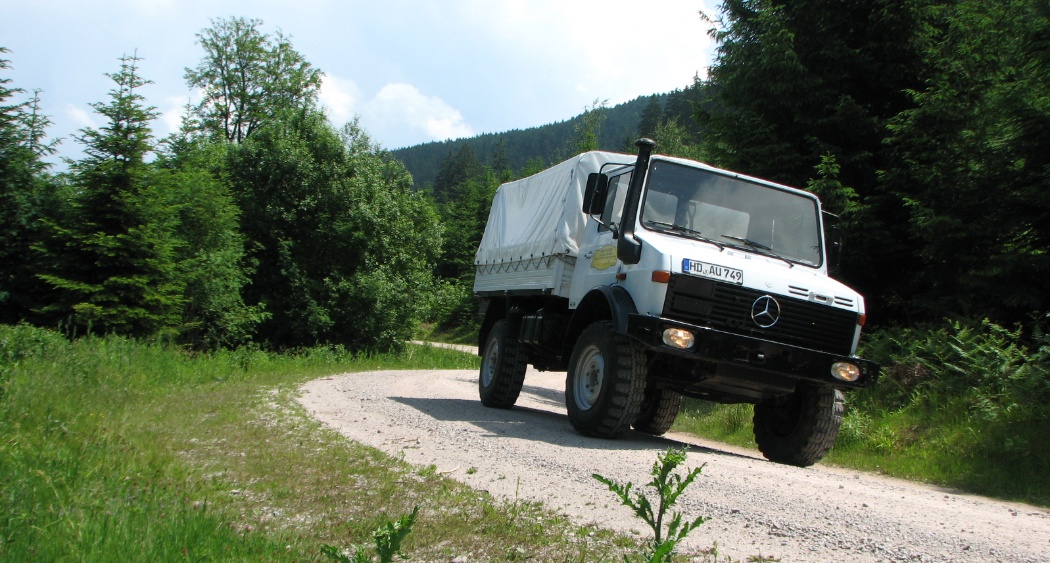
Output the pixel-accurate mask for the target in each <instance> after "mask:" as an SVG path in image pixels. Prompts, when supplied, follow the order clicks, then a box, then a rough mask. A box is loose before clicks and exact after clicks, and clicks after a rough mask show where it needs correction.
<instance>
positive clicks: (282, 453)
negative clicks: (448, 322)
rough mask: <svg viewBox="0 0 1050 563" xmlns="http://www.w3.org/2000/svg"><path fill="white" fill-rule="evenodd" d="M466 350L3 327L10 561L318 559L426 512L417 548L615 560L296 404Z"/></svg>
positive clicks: (597, 539) (578, 531)
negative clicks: (321, 385)
mask: <svg viewBox="0 0 1050 563" xmlns="http://www.w3.org/2000/svg"><path fill="white" fill-rule="evenodd" d="M476 362H477V359H476V358H475V357H473V356H471V355H468V354H462V353H456V352H450V351H446V350H440V349H432V348H417V347H410V348H409V349H408V351H407V352H406V353H405V354H404V355H398V356H364V357H360V356H354V355H352V354H349V353H347V352H346V351H343V350H339V349H316V350H309V351H304V352H302V353H299V354H293V355H275V354H268V353H265V352H261V351H258V350H242V351H235V352H220V353H215V354H204V355H193V354H188V353H184V352H182V351H179V350H177V349H174V348H170V347H165V346H159V345H148V344H140V343H135V342H132V341H128V340H125V339H120V338H113V337H107V338H85V339H81V340H78V341H75V342H72V343H69V342H66V341H65V340H64V339H62V338H61V337H59V336H57V335H55V334H54V333H49V332H46V331H42V330H37V329H31V328H27V327H0V497H2V502H3V505H4V510H3V511H2V512H0V560H6V561H29V560H37V561H46V560H52V561H56V560H62V561H70V560H72V561H77V560H82V561H122V560H123V561H126V560H157V561H170V560H245V561H248V560H250V561H257V560H267V561H293V560H294V561H302V560H320V559H321V557H322V556H321V551H320V549H321V547H322V546H323V545H325V544H330V545H340V546H350V545H353V544H364V543H368V542H369V541H370V535H371V532H372V530H374V529H375V528H376V527H377V526H379V525H380V524H382V523H384V522H386V521H388V520H392V519H396V518H397V517H399V516H401V515H403V514H408V513H409V512H411V510H412V508H413V507H414V506H416V505H419V506H420V507H421V508H420V514H419V519H418V523H417V524H416V526H415V527H414V528H413V531H412V534H411V535H410V536H409V537H408V539H407V540H406V543H405V545H404V548H405V551H406V552H407V553H409V554H410V555H411V556H412V557H413V558H414V559H452V558H454V557H457V556H466V557H467V558H469V559H470V560H477V559H493V560H496V559H498V560H516V559H525V558H529V559H534V560H566V561H591V560H612V559H620V554H621V553H623V552H624V551H625V550H628V549H635V548H636V547H637V539H632V538H627V537H625V536H620V535H615V534H612V533H610V532H606V531H602V530H598V529H594V528H578V527H576V526H574V525H573V524H572V523H571V522H569V521H568V520H567V519H566V518H565V517H564V516H561V515H559V514H555V513H553V512H551V511H549V510H547V509H545V508H544V507H543V506H540V505H537V504H533V503H526V502H514V503H510V502H502V501H497V500H494V499H492V498H491V497H490V496H489V495H487V494H485V493H482V492H478V491H474V490H472V489H470V488H468V487H466V486H464V485H461V484H459V483H457V482H455V481H452V480H449V479H446V478H444V477H442V476H440V475H438V474H437V473H436V471H435V470H434V468H433V467H424V468H420V467H414V466H411V465H409V464H407V463H404V462H402V461H400V460H397V459H393V458H390V457H389V456H386V455H384V454H382V453H381V452H379V451H377V450H374V449H371V448H368V447H365V446H362V445H360V444H356V443H353V442H350V441H348V440H345V439H343V438H342V437H341V436H339V435H336V434H335V433H333V432H331V431H328V430H326V429H325V428H323V427H321V426H320V425H319V424H318V423H317V422H315V421H314V420H312V419H311V418H309V417H308V416H306V414H305V413H304V412H303V410H302V409H301V408H300V407H299V406H298V404H297V403H296V402H295V401H294V396H295V393H296V389H297V387H298V385H299V384H301V383H302V382H304V381H306V380H308V379H310V378H314V377H318V376H323V375H328V374H335V373H342V372H347V371H362V370H372V369H387V368H395V369H423V368H441V369H456V368H464V369H466V368H471V369H474V368H476Z"/></svg>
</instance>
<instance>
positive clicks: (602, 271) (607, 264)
mask: <svg viewBox="0 0 1050 563" xmlns="http://www.w3.org/2000/svg"><path fill="white" fill-rule="evenodd" d="M630 183H631V172H630V171H627V172H621V173H619V174H616V175H613V176H610V178H609V188H608V192H607V193H606V198H605V209H604V210H603V211H602V214H601V215H600V216H599V217H598V219H597V220H595V219H593V218H592V220H590V221H588V226H587V230H586V232H585V234H584V237H583V240H581V241H580V255H579V256H578V257H577V259H576V266H575V269H574V270H573V276H572V280H573V281H572V288H571V290H570V291H569V308H571V309H575V308H576V306H577V305H579V303H580V301H581V300H582V299H583V297H584V296H585V295H587V293H588V292H590V290H592V289H594V288H595V287H598V286H600V285H612V284H614V283H616V272H617V271H619V266H620V261H619V260H618V259H617V258H616V238H615V234H616V233H618V232H619V231H620V220H621V216H622V215H623V205H624V201H625V200H626V198H627V186H629V185H630Z"/></svg>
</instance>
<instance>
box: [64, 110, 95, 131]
mask: <svg viewBox="0 0 1050 563" xmlns="http://www.w3.org/2000/svg"><path fill="white" fill-rule="evenodd" d="M66 117H68V118H69V120H70V121H71V122H72V123H73V127H74V128H76V129H83V128H85V127H91V128H97V127H98V126H99V120H98V119H96V118H95V114H93V113H91V112H89V111H87V110H86V109H84V108H81V107H78V106H75V105H73V104H66Z"/></svg>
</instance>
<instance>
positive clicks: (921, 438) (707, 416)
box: [673, 391, 1050, 507]
mask: <svg viewBox="0 0 1050 563" xmlns="http://www.w3.org/2000/svg"><path fill="white" fill-rule="evenodd" d="M873 393H874V391H862V392H855V393H847V395H846V401H847V410H846V416H845V418H844V419H843V422H842V427H841V430H840V432H839V437H838V440H836V442H835V447H834V448H832V450H831V452H829V453H828V455H827V457H825V458H824V460H823V461H822V462H821V463H823V464H826V465H835V466H840V467H847V468H851V469H859V470H863V471H872V472H876V473H880V474H882V475H887V476H890V477H898V478H902V479H909V480H913V481H919V482H924V483H930V484H935V485H940V486H945V487H951V488H954V489H957V490H960V491H965V492H970V493H975V494H981V495H987V496H992V497H996V498H1001V499H1004V500H1012V501H1017V502H1025V503H1029V504H1034V505H1037V506H1043V507H1050V482H1048V481H1047V480H1046V479H1044V478H1042V477H1041V476H1042V475H1046V474H1047V473H1048V472H1050V443H1048V442H1047V440H1046V439H1045V437H1046V436H1047V435H1048V434H1050V421H1047V420H1045V419H1044V420H1041V421H1040V420H1035V421H1032V420H1025V421H1023V422H1021V423H1018V422H1016V421H1011V420H1009V419H1006V420H1004V419H1002V418H995V419H987V418H983V417H981V416H975V415H974V413H972V412H971V411H970V410H969V408H968V407H967V406H966V405H964V404H960V403H957V402H950V403H947V404H943V405H928V404H927V405H921V404H913V405H910V406H908V407H905V408H900V409H893V410H890V409H885V408H884V407H883V406H880V405H881V404H882V403H881V402H879V401H876V400H875V399H873V398H872V397H871V395H872V394H873ZM752 414H753V408H752V407H751V405H720V404H714V403H709V402H705V401H694V400H689V399H687V400H686V402H685V404H684V405H683V408H682V411H681V413H680V414H679V415H678V419H677V420H676V421H675V424H674V427H673V430H674V431H676V432H686V433H689V434H693V435H696V436H701V437H704V438H708V439H711V440H716V441H719V442H724V443H728V444H733V445H736V446H742V447H747V448H751V449H757V446H756V445H755V440H754V434H753V433H752V424H751V417H752Z"/></svg>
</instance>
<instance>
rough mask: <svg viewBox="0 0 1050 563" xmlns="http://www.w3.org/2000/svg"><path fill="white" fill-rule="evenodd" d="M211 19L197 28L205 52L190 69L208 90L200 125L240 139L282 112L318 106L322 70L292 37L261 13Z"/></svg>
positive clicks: (189, 78) (195, 112) (197, 114)
mask: <svg viewBox="0 0 1050 563" xmlns="http://www.w3.org/2000/svg"><path fill="white" fill-rule="evenodd" d="M211 24H212V25H211V27H210V28H207V29H205V30H203V31H201V32H200V33H198V34H197V43H198V44H199V45H200V46H201V47H202V48H203V49H204V52H205V55H204V58H203V59H201V61H200V63H199V64H198V65H197V67H196V68H193V69H190V68H187V69H186V76H185V78H186V83H187V84H188V85H189V86H190V87H191V88H200V89H201V91H202V92H203V94H204V96H203V98H202V99H201V102H200V103H199V104H198V105H197V106H196V107H194V108H192V113H191V115H192V117H193V118H194V119H195V121H194V123H195V125H196V127H195V128H196V129H198V130H200V131H202V132H204V133H206V134H208V135H211V136H214V137H216V138H219V139H224V140H227V141H232V142H237V143H239V142H242V141H244V140H245V139H247V138H248V137H249V136H251V134H252V133H253V132H255V131H256V130H257V129H258V128H259V127H261V126H262V125H263V124H264V123H266V122H267V121H268V120H270V119H272V118H273V117H274V116H276V115H279V114H281V113H282V112H285V111H295V110H300V109H310V108H313V107H314V103H315V102H316V99H317V94H318V91H319V90H320V88H321V76H322V73H321V71H320V70H318V69H315V68H313V66H312V65H311V64H310V63H309V62H307V61H306V59H304V58H303V56H302V55H301V54H299V53H298V52H297V51H296V50H295V49H293V48H292V45H291V41H290V38H288V37H286V36H284V35H283V34H281V32H279V31H278V32H277V34H276V36H270V35H269V34H266V33H263V32H262V31H260V30H259V28H260V27H261V26H262V25H263V22H262V20H259V19H245V18H238V17H231V18H228V19H219V20H212V22H211Z"/></svg>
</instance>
